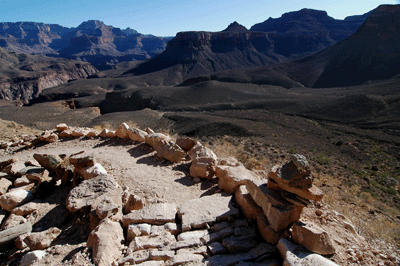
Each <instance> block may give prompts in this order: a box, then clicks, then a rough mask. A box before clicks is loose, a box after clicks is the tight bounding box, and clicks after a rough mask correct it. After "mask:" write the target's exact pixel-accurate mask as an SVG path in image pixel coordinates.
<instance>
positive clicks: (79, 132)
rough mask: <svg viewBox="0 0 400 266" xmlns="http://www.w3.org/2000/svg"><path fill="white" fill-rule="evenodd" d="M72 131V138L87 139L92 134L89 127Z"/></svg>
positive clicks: (75, 128) (76, 128)
mask: <svg viewBox="0 0 400 266" xmlns="http://www.w3.org/2000/svg"><path fill="white" fill-rule="evenodd" d="M71 129H72V136H73V137H74V138H80V137H85V136H86V135H87V134H89V132H90V128H87V127H74V128H71Z"/></svg>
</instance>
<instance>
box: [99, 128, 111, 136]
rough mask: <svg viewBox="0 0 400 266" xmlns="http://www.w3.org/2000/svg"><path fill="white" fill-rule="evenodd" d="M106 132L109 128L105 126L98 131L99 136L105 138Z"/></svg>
mask: <svg viewBox="0 0 400 266" xmlns="http://www.w3.org/2000/svg"><path fill="white" fill-rule="evenodd" d="M108 132H110V130H108V129H107V128H105V129H103V130H102V131H101V132H100V134H99V136H100V137H102V138H107V134H108Z"/></svg>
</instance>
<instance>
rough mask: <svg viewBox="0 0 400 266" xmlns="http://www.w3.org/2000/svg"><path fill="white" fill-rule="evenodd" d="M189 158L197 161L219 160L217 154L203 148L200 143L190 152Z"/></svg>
mask: <svg viewBox="0 0 400 266" xmlns="http://www.w3.org/2000/svg"><path fill="white" fill-rule="evenodd" d="M188 154H189V157H190V159H191V160H195V159H198V158H202V157H203V158H212V159H214V160H216V161H217V160H218V157H217V155H215V153H214V152H213V151H212V150H211V149H209V148H207V147H206V146H203V144H201V143H200V142H197V144H196V145H195V146H194V147H193V148H191V149H190V150H189V153H188Z"/></svg>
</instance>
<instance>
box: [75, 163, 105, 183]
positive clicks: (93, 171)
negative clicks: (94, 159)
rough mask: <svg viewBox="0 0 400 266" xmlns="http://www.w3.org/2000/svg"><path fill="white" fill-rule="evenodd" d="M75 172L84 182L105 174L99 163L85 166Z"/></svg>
mask: <svg viewBox="0 0 400 266" xmlns="http://www.w3.org/2000/svg"><path fill="white" fill-rule="evenodd" d="M77 170H78V173H79V175H80V176H82V177H83V179H84V180H88V179H92V178H95V177H96V176H99V175H106V174H107V171H106V169H104V167H103V166H102V165H101V164H99V163H96V164H95V165H93V166H86V167H84V168H81V169H77Z"/></svg>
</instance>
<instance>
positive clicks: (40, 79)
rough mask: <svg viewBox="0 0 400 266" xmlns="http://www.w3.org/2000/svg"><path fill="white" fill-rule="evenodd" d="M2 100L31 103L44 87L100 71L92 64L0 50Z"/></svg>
mask: <svg viewBox="0 0 400 266" xmlns="http://www.w3.org/2000/svg"><path fill="white" fill-rule="evenodd" d="M0 58H1V59H0V70H1V75H0V99H4V100H12V101H14V100H17V101H21V102H23V103H28V102H29V101H30V100H31V99H33V98H36V97H38V96H39V94H40V93H41V92H42V90H43V89H46V88H50V87H54V86H58V85H60V84H63V83H67V82H68V81H70V80H73V79H79V78H86V77H88V76H90V75H92V74H94V73H96V72H97V69H96V68H94V67H93V66H92V65H90V64H89V63H85V62H77V61H72V60H65V59H52V58H48V57H39V56H27V55H21V54H15V53H10V52H7V51H5V50H4V49H0Z"/></svg>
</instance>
